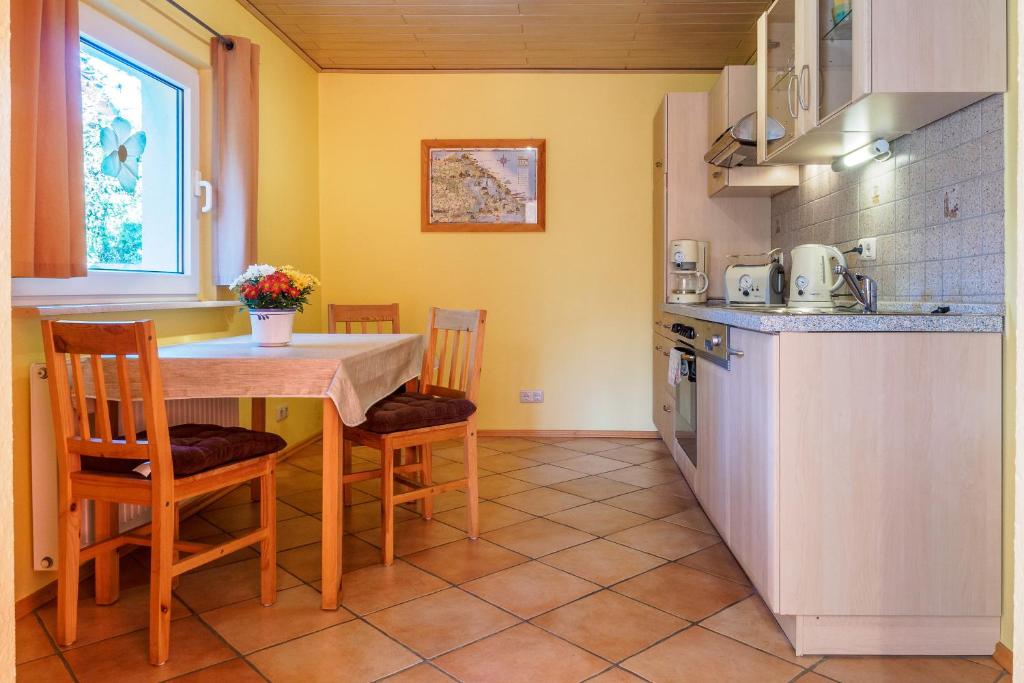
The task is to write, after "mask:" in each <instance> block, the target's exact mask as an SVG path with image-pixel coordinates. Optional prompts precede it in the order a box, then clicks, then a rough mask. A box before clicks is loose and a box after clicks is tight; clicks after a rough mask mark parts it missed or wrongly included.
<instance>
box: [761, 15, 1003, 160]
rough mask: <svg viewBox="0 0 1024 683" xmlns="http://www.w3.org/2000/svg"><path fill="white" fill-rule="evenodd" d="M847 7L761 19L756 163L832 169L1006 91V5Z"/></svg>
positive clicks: (768, 16) (765, 16) (763, 17)
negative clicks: (855, 153)
mask: <svg viewBox="0 0 1024 683" xmlns="http://www.w3.org/2000/svg"><path fill="white" fill-rule="evenodd" d="M849 5H850V11H849V12H848V13H847V14H845V15H844V16H841V17H839V18H838V19H839V20H838V21H837V20H836V19H837V17H836V16H835V15H834V14H833V6H834V0H776V2H774V3H773V4H772V5H771V6H770V7H769V8H768V10H767V11H766V12H765V13H764V14H763V15H762V16H761V17H760V19H759V20H758V24H757V31H758V47H757V50H758V66H757V69H758V73H757V89H758V102H757V108H758V160H759V162H762V163H766V162H767V163H775V164H779V163H782V164H797V163H828V162H831V161H832V160H833V159H834V158H835V157H837V156H841V155H842V154H845V153H847V152H850V151H852V150H854V149H857V148H858V147H861V146H863V145H865V144H867V143H869V142H870V141H872V140H874V139H877V138H879V137H883V138H886V139H889V140H892V139H894V138H896V137H899V136H900V135H902V134H904V133H909V132H911V131H914V130H916V129H918V128H920V127H921V126H923V125H926V124H928V123H931V122H932V121H936V120H938V119H940V118H942V117H944V116H946V115H948V114H951V113H953V112H955V111H957V110H959V109H962V108H963V107H965V106H967V105H969V104H971V103H972V102H976V101H977V100H980V99H982V98H984V97H986V96H988V95H991V94H994V93H998V92H1004V91H1005V90H1006V54H1007V45H1006V39H1005V35H1006V3H1005V2H1004V1H1003V0H972V1H971V2H963V0H850V3H849ZM768 116H771V117H772V118H774V119H775V120H776V121H778V122H779V123H780V124H782V126H783V127H784V128H785V131H786V133H785V135H784V136H783V137H782V138H781V139H779V140H776V141H773V142H766V141H765V136H764V131H765V129H766V122H767V117H768Z"/></svg>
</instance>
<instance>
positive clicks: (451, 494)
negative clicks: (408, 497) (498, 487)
mask: <svg viewBox="0 0 1024 683" xmlns="http://www.w3.org/2000/svg"><path fill="white" fill-rule="evenodd" d="M481 497H483V496H481ZM408 505H409V509H412V510H414V509H415V503H410V504H408ZM461 507H466V493H465V492H464V491H445V492H444V493H442V494H441V495H439V496H434V512H435V513H437V512H444V511H445V510H454V509H455V508H461Z"/></svg>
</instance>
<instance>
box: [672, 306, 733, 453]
mask: <svg viewBox="0 0 1024 683" xmlns="http://www.w3.org/2000/svg"><path fill="white" fill-rule="evenodd" d="M667 321H668V322H669V323H670V327H669V329H670V331H671V336H672V339H673V341H674V344H675V345H674V347H673V351H674V353H675V355H676V357H677V359H678V375H677V376H676V377H675V378H674V381H675V386H674V388H673V389H672V393H673V397H674V399H675V406H674V411H673V414H674V416H675V426H674V430H675V440H676V443H677V444H678V445H679V448H680V449H681V450H682V451H683V453H684V454H685V455H686V458H687V459H688V460H689V461H690V462H691V463H693V466H694V467H697V450H698V444H699V440H700V429H699V427H698V425H699V423H698V421H697V417H698V413H699V412H700V411H701V410H708V409H709V408H710V406H701V405H699V401H698V398H697V397H698V392H697V383H698V382H699V381H700V372H699V370H698V367H699V366H698V363H697V359H698V358H703V359H705V360H707V361H709V362H712V363H715V364H716V365H720V366H722V367H724V368H726V369H728V368H729V352H728V348H729V328H728V326H726V325H723V324H721V323H714V322H708V321H706V320H697V319H696V318H689V317H686V316H678V315H673V316H668V318H667ZM673 361H675V359H673ZM673 367H674V365H673Z"/></svg>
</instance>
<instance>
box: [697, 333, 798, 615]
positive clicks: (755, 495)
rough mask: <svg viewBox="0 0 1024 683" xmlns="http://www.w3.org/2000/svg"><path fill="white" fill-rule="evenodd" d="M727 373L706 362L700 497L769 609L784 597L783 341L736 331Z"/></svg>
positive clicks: (701, 378)
mask: <svg viewBox="0 0 1024 683" xmlns="http://www.w3.org/2000/svg"><path fill="white" fill-rule="evenodd" d="M730 343H731V346H732V348H734V349H737V350H739V351H742V352H743V356H742V357H735V356H734V357H733V358H732V361H731V363H730V368H729V369H728V370H726V369H725V368H721V367H719V366H717V365H715V364H714V363H711V362H709V361H705V360H703V359H701V360H700V363H699V367H698V380H697V387H698V394H699V395H698V401H699V403H698V420H699V423H700V430H701V431H700V435H699V439H700V447H699V458H698V461H697V462H698V467H697V481H698V491H697V493H698V495H699V496H700V500H701V502H702V503H703V504H704V508H705V511H706V512H707V514H708V517H709V518H710V519H711V521H712V522H713V523H714V525H715V527H716V528H717V529H718V530H719V533H721V534H722V536H723V538H724V539H725V541H726V543H727V544H728V545H729V548H730V549H731V550H732V552H733V554H734V555H735V556H736V559H737V560H738V561H739V562H740V564H741V565H742V566H743V569H744V570H745V571H746V572H747V575H748V576H749V577H750V579H751V581H752V582H753V583H754V586H755V587H756V588H757V589H758V591H759V592H760V593H761V596H762V597H763V598H764V600H765V602H766V603H767V604H768V606H769V607H771V608H773V609H774V608H775V607H776V606H777V605H778V592H779V554H778V547H779V542H778V538H779V524H778V520H779V515H778V510H779V500H778V468H779V436H778V434H779V431H778V424H779V422H778V418H779V411H778V405H779V404H778V397H779V338H778V336H776V335H770V334H761V333H757V332H748V331H746V330H737V329H733V330H732V331H731V337H730Z"/></svg>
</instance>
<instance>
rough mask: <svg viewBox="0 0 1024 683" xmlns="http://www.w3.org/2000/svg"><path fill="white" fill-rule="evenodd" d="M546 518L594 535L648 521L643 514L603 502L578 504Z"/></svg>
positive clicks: (613, 531)
mask: <svg viewBox="0 0 1024 683" xmlns="http://www.w3.org/2000/svg"><path fill="white" fill-rule="evenodd" d="M548 519H550V520H551V521H553V522H558V523H559V524H565V525H567V526H571V527H573V528H574V529H579V530H580V531H586V532H587V533H588V534H594V535H595V536H606V535H608V534H613V533H615V532H616V531H623V530H624V529H629V528H630V527H634V526H637V525H639V524H644V523H646V522H649V521H650V520H649V519H648V518H647V517H644V516H643V515H638V514H636V513H635V512H630V511H629V510H623V509H621V508H617V507H612V506H611V505H605V504H603V503H590V504H588V505H580V506H579V507H574V508H570V509H568V510H563V511H561V512H556V513H554V514H551V515H548Z"/></svg>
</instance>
